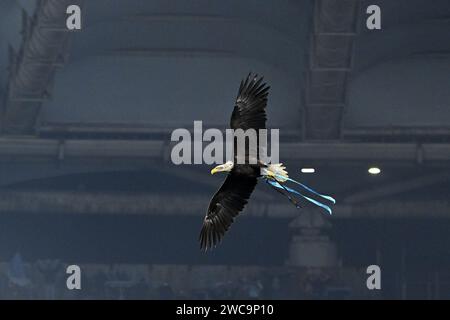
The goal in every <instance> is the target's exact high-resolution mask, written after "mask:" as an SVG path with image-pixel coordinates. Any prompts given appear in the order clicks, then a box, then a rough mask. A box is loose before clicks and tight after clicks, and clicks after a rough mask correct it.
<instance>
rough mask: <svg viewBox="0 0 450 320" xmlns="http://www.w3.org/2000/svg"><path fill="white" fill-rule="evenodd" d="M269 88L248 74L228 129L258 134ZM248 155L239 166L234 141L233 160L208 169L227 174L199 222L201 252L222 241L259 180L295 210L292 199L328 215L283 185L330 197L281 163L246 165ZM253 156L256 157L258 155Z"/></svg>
mask: <svg viewBox="0 0 450 320" xmlns="http://www.w3.org/2000/svg"><path fill="white" fill-rule="evenodd" d="M269 88H270V87H269V86H267V85H266V83H264V82H263V77H258V76H257V75H255V76H253V75H252V74H249V75H248V76H247V78H246V79H245V80H243V81H241V85H240V87H239V91H238V95H237V98H236V102H235V105H234V109H233V113H232V114H231V120H230V127H231V129H234V130H236V129H242V130H244V131H245V130H248V129H255V130H256V132H258V130H259V129H265V128H266V120H267V116H266V106H267V96H268V94H269ZM246 147H247V146H246ZM249 154H250V153H249V152H248V150H247V149H246V150H245V156H246V158H247V159H245V161H244V164H239V163H241V162H242V161H239V162H238V161H237V159H236V157H237V150H236V141H235V143H234V159H233V160H234V161H231V160H230V161H227V162H226V163H225V164H222V165H218V166H216V167H215V168H214V169H212V170H211V174H214V173H216V172H228V175H227V177H226V179H225V181H224V182H223V184H222V186H221V187H220V188H219V190H218V191H217V192H216V193H215V194H214V196H213V197H212V199H211V202H210V204H209V206H208V210H207V212H206V216H205V218H204V220H203V226H202V229H201V231H200V237H199V241H200V248H201V249H202V250H205V251H206V250H208V249H210V248H213V247H215V246H216V245H217V244H218V243H219V242H220V241H221V240H222V238H223V236H224V235H225V232H227V230H228V229H229V228H230V226H231V224H232V223H233V221H234V219H235V217H236V216H237V215H238V214H239V213H240V212H241V211H242V210H243V209H244V207H245V205H246V204H247V202H248V199H249V198H250V195H251V194H252V192H253V190H254V189H255V186H256V184H257V182H258V179H263V180H264V181H265V182H266V183H267V184H268V185H269V186H270V187H272V188H273V189H275V190H276V191H278V192H280V193H281V194H283V195H284V196H285V197H287V198H288V199H289V201H290V202H291V203H292V204H294V205H295V206H296V207H297V208H300V206H299V202H298V200H297V199H296V198H303V199H305V200H307V201H309V202H312V203H314V204H315V205H317V206H319V207H322V208H323V209H325V210H326V211H327V212H328V213H329V214H331V212H332V211H331V209H330V207H329V206H328V205H325V204H323V203H321V202H319V201H317V200H315V199H313V198H311V197H309V196H306V195H304V194H303V193H300V192H299V191H297V190H294V189H292V188H289V187H288V186H286V185H285V184H286V183H287V182H291V183H294V184H296V185H298V186H300V187H302V188H303V189H305V190H306V191H307V192H309V193H311V194H313V195H316V196H318V197H320V198H323V199H326V200H327V201H330V202H331V203H333V204H334V203H335V202H336V201H335V200H334V199H333V198H332V197H330V196H326V195H322V194H320V193H318V192H316V191H314V190H313V189H311V188H309V187H308V186H306V185H304V184H302V183H300V182H298V181H296V180H293V179H291V178H290V177H289V176H288V173H287V171H286V167H284V166H283V164H282V163H277V164H268V163H264V162H263V161H261V160H260V159H257V161H256V164H250V163H252V162H250V161H248V160H249V159H248V158H249V157H250V155H249ZM256 154H257V157H258V153H256ZM258 158H259V157H258Z"/></svg>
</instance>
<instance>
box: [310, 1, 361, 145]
mask: <svg viewBox="0 0 450 320" xmlns="http://www.w3.org/2000/svg"><path fill="white" fill-rule="evenodd" d="M358 13H359V0H315V8H314V18H313V34H312V35H311V44H310V54H309V56H310V61H309V71H308V73H307V77H306V90H305V108H304V117H303V119H304V124H303V132H304V135H305V138H306V139H321V140H325V139H326V140H337V139H340V138H341V127H342V115H343V110H344V106H345V104H346V100H347V82H348V77H349V72H350V71H351V68H352V64H353V63H352V62H353V61H352V56H353V42H354V37H355V35H356V31H357V20H358V19H357V18H358Z"/></svg>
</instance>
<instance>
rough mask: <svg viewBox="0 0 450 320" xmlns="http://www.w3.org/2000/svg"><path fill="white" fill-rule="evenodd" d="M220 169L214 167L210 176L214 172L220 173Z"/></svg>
mask: <svg viewBox="0 0 450 320" xmlns="http://www.w3.org/2000/svg"><path fill="white" fill-rule="evenodd" d="M220 169H221V167H220V166H217V167H215V168H214V169H212V170H211V174H214V173H216V172H220V171H221V170H220Z"/></svg>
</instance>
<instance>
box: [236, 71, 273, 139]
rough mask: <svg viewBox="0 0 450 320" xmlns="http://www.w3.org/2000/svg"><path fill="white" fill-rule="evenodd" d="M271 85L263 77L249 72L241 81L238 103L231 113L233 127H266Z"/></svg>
mask: <svg viewBox="0 0 450 320" xmlns="http://www.w3.org/2000/svg"><path fill="white" fill-rule="evenodd" d="M269 88H270V87H269V86H267V84H266V83H263V77H260V78H258V75H255V76H253V75H252V74H249V75H248V76H247V78H246V79H245V80H243V81H241V85H240V86H239V91H238V95H237V98H236V103H235V105H234V109H233V113H232V114H231V120H230V127H231V129H243V130H247V129H255V130H258V129H265V128H266V120H267V116H266V106H267V95H268V93H269Z"/></svg>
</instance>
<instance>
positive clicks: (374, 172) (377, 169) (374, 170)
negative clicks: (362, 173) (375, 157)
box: [367, 167, 381, 175]
mask: <svg viewBox="0 0 450 320" xmlns="http://www.w3.org/2000/svg"><path fill="white" fill-rule="evenodd" d="M367 171H368V172H369V173H370V174H374V175H375V174H379V173H380V172H381V169H380V168H378V167H371V168H369V170H367Z"/></svg>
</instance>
